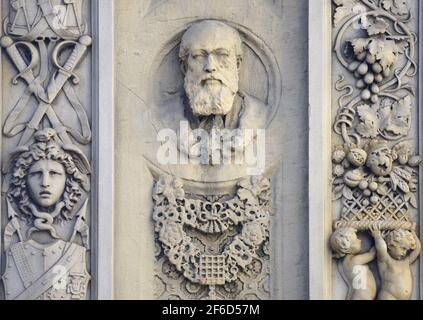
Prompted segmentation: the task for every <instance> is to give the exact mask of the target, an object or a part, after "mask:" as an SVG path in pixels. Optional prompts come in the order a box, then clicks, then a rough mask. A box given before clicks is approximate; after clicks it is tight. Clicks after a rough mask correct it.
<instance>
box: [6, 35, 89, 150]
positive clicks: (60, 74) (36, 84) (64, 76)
mask: <svg viewBox="0 0 423 320" xmlns="http://www.w3.org/2000/svg"><path fill="white" fill-rule="evenodd" d="M91 43H92V39H91V37H90V36H87V35H84V36H81V37H80V38H79V40H78V41H77V42H76V41H73V40H68V41H63V42H61V43H59V44H58V45H57V46H56V48H55V49H54V51H53V53H52V62H53V64H54V66H55V67H56V68H57V69H58V71H57V72H56V73H55V74H54V75H53V77H52V78H51V81H50V82H49V84H48V86H47V89H46V90H45V89H44V88H43V86H42V84H41V82H40V80H39V79H38V78H36V77H35V75H34V70H35V68H37V66H38V64H39V62H40V56H39V53H38V50H37V49H36V48H35V46H34V45H33V44H31V43H30V42H26V41H19V42H14V41H13V40H12V38H10V37H8V36H5V37H3V38H1V40H0V45H1V46H2V47H3V48H4V49H5V50H6V52H7V54H8V56H9V57H10V59H11V60H12V62H13V64H14V65H15V67H16V68H17V70H18V71H19V74H18V75H17V76H16V77H15V78H14V79H13V83H14V84H17V80H18V79H19V78H22V79H24V80H25V82H26V83H27V84H28V88H27V90H29V95H28V96H27V97H23V100H26V102H27V101H28V99H29V96H31V95H34V96H35V98H36V99H37V101H38V103H39V104H38V107H37V109H36V111H35V113H34V115H33V116H32V119H31V120H30V121H29V122H28V123H27V124H26V125H17V124H16V120H17V118H18V116H19V114H20V112H21V111H22V110H21V109H22V108H23V106H24V105H25V101H23V102H24V103H22V104H21V103H19V102H18V105H17V107H15V108H14V110H13V111H12V113H11V114H10V115H9V117H8V119H7V120H6V123H5V127H4V133H5V135H7V136H15V135H16V134H18V133H19V132H21V131H24V132H23V134H22V137H21V139H20V142H19V146H22V145H25V144H26V143H27V142H28V141H29V139H31V137H32V135H33V134H34V132H35V131H36V130H38V127H39V125H40V123H41V121H42V120H43V118H44V116H47V119H48V120H49V121H50V123H51V125H52V127H53V128H54V129H55V130H56V132H57V134H58V136H59V138H60V139H61V140H62V142H63V143H64V144H72V141H71V139H70V137H69V135H68V129H67V128H66V127H65V126H64V125H63V124H62V122H61V121H60V119H59V118H58V116H57V114H56V112H55V111H54V109H53V107H52V103H53V102H54V101H55V99H56V98H57V96H58V94H59V92H60V91H61V90H62V89H63V90H64V91H65V93H66V94H67V96H68V97H73V96H75V97H74V98H71V100H73V103H72V101H71V103H72V105H77V106H78V108H77V109H75V110H76V112H77V114H78V117H79V118H80V120H81V121H82V122H83V123H81V125H82V128H83V131H84V132H83V134H84V138H85V140H90V139H91V131H90V127H89V123H88V119H87V117H86V114H85V111H84V110H83V108H82V107H81V106H80V104H79V102H77V98H76V95H75V94H74V91H73V89H72V88H71V84H70V83H69V81H68V80H69V79H70V78H73V82H74V83H75V84H76V83H77V82H78V81H79V80H78V77H77V76H76V75H75V74H74V70H75V68H76V67H77V65H78V64H79V63H80V62H81V61H82V59H83V57H84V55H85V53H86V51H87V48H88V47H89V46H90V45H91ZM70 46H73V50H72V52H71V54H70V56H69V58H68V59H67V61H66V63H65V64H64V65H63V66H62V65H61V64H60V62H59V56H60V54H61V53H62V52H63V50H64V49H66V48H68V47H70ZM20 47H23V49H24V50H26V51H27V52H28V54H29V58H28V60H29V63H27V62H26V61H25V59H24V56H23V55H22V53H21V52H20V50H19V48H20Z"/></svg>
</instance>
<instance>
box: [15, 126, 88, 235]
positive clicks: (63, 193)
mask: <svg viewBox="0 0 423 320" xmlns="http://www.w3.org/2000/svg"><path fill="white" fill-rule="evenodd" d="M89 174H90V165H89V162H88V160H87V159H86V157H85V155H84V154H83V153H82V152H81V151H80V150H79V149H78V148H76V147H75V146H73V145H63V144H61V143H60V140H59V139H58V138H57V135H56V132H55V130H53V129H45V130H42V131H39V132H37V133H36V134H35V142H34V143H33V144H31V145H29V146H25V147H20V148H19V149H18V150H17V151H16V152H15V156H14V160H13V166H12V167H11V182H10V187H9V191H8V198H9V200H10V201H11V202H12V203H13V204H14V206H15V207H16V208H17V209H18V211H19V213H20V215H21V218H23V219H25V220H27V221H29V222H31V224H32V222H33V227H32V228H31V229H30V230H29V231H30V232H29V234H30V233H31V232H32V231H48V232H50V235H51V236H52V237H53V238H58V237H57V234H56V231H55V228H54V227H53V225H52V224H53V222H54V221H55V219H56V218H57V219H62V220H71V219H72V218H73V215H74V212H75V209H76V206H77V204H78V203H80V202H81V200H83V198H84V197H85V196H86V194H87V193H88V192H89V190H90V178H89Z"/></svg>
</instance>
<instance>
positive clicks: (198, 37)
mask: <svg viewBox="0 0 423 320" xmlns="http://www.w3.org/2000/svg"><path fill="white" fill-rule="evenodd" d="M179 56H180V60H181V69H182V72H183V73H184V75H185V83H184V88H185V93H186V94H187V96H188V98H189V101H190V106H191V109H192V111H193V113H194V115H199V116H209V115H226V114H228V113H229V112H230V111H231V110H232V108H233V103H234V98H235V95H236V93H237V92H238V82H239V66H240V62H241V57H242V42H241V38H240V36H239V34H238V32H237V31H236V30H235V29H233V28H232V27H230V26H228V25H226V24H224V23H222V22H219V21H214V20H206V21H202V22H198V23H196V24H194V25H192V26H191V27H190V28H189V29H188V30H187V31H186V32H185V34H184V36H183V38H182V43H181V48H180V52H179Z"/></svg>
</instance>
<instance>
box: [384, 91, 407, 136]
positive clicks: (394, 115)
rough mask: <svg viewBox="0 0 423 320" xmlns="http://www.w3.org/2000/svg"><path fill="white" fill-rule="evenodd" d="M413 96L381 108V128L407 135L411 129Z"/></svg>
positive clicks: (396, 133)
mask: <svg viewBox="0 0 423 320" xmlns="http://www.w3.org/2000/svg"><path fill="white" fill-rule="evenodd" d="M411 108H412V105H411V97H410V96H406V97H405V98H404V99H401V100H399V101H398V102H395V103H394V104H393V105H385V106H384V107H383V108H381V111H380V115H381V118H382V121H381V130H385V131H389V132H391V133H393V134H394V135H400V136H405V135H407V134H408V132H409V131H410V129H411V121H410V120H411Z"/></svg>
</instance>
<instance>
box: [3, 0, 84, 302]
mask: <svg viewBox="0 0 423 320" xmlns="http://www.w3.org/2000/svg"><path fill="white" fill-rule="evenodd" d="M84 8H86V6H85V3H84V1H83V0H50V1H49V0H26V1H25V0H11V1H10V5H9V15H8V17H7V18H6V19H5V21H4V33H5V36H3V37H2V38H1V46H2V47H3V49H4V53H5V54H6V55H7V56H8V57H9V62H11V64H10V70H13V69H12V68H14V69H15V71H16V73H17V75H16V76H15V77H14V78H13V79H11V81H12V84H14V85H17V87H19V86H21V85H22V84H25V89H24V91H23V92H22V93H21V96H20V98H19V99H17V101H16V104H15V105H14V106H7V108H8V109H9V110H11V111H10V113H9V114H8V115H5V116H6V118H5V119H6V120H5V122H4V126H3V134H4V139H5V141H6V143H7V145H8V148H9V149H10V150H11V151H10V152H7V153H6V154H3V168H2V171H3V194H4V195H5V196H4V197H3V201H4V202H5V204H6V205H5V207H6V209H7V223H6V224H5V225H4V226H3V230H2V231H3V232H2V235H3V239H2V240H3V248H4V257H5V264H4V270H3V277H2V280H3V286H4V295H5V298H6V299H8V300H27V299H31V300H32V299H38V300H82V299H87V298H89V297H90V295H89V294H90V292H89V288H90V279H91V276H90V274H89V272H88V269H89V261H90V259H89V254H88V253H89V249H90V237H89V234H90V227H89V221H90V219H89V204H88V198H89V192H90V174H91V165H90V162H89V160H88V157H87V155H89V153H86V150H88V149H87V147H89V146H90V142H91V127H90V120H89V118H88V115H87V109H86V107H85V106H83V105H82V102H81V101H83V99H80V97H79V96H78V93H77V92H78V91H77V85H78V84H79V83H81V82H84V80H86V79H80V78H79V76H78V75H77V73H76V71H77V69H78V66H79V65H80V64H81V63H82V62H83V60H84V59H85V56H86V53H87V50H88V47H89V46H90V45H91V42H92V40H91V37H90V36H89V35H87V34H86V29H87V23H86V21H85V20H84V18H83V11H84V10H85V9H84ZM18 85H19V86H18ZM59 108H60V111H63V110H65V111H66V114H73V116H72V117H73V119H77V120H76V121H75V123H76V124H77V125H75V123H67V122H66V121H67V117H64V116H63V113H60V112H58V111H59V110H58V109H59ZM16 142H17V145H16V144H15V145H14V146H13V143H16ZM83 146H84V148H82V147H83ZM82 150H85V151H82Z"/></svg>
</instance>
